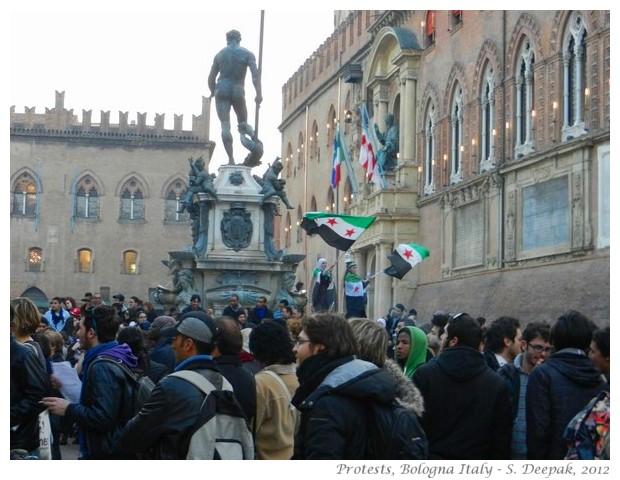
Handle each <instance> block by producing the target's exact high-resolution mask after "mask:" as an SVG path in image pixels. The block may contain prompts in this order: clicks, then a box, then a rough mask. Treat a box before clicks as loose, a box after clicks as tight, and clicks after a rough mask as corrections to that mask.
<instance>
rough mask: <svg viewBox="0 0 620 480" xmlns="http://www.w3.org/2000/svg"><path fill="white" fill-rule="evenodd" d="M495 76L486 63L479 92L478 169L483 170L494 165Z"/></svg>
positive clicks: (495, 130)
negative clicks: (479, 132)
mask: <svg viewBox="0 0 620 480" xmlns="http://www.w3.org/2000/svg"><path fill="white" fill-rule="evenodd" d="M494 88H495V77H494V73H493V68H492V67H491V65H490V64H487V66H486V69H485V73H484V79H483V81H482V91H481V92H480V119H481V125H480V127H481V128H480V131H481V133H482V138H481V140H480V171H481V172H485V171H487V170H490V169H492V168H493V167H494V166H495V138H496V133H497V129H496V125H495V124H496V115H495V93H494Z"/></svg>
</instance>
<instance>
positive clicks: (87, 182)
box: [74, 175, 100, 220]
mask: <svg viewBox="0 0 620 480" xmlns="http://www.w3.org/2000/svg"><path fill="white" fill-rule="evenodd" d="M99 208H100V205H99V193H98V192H97V184H96V182H95V181H94V179H93V178H92V177H91V176H90V175H84V176H83V177H82V178H81V179H80V181H79V182H77V185H76V188H75V212H74V215H75V218H77V219H81V220H97V219H98V218H99V214H100V212H99Z"/></svg>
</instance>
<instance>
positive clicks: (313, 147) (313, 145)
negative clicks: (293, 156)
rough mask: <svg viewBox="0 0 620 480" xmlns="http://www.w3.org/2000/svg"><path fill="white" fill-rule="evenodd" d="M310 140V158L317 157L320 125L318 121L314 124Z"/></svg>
mask: <svg viewBox="0 0 620 480" xmlns="http://www.w3.org/2000/svg"><path fill="white" fill-rule="evenodd" d="M308 142H309V144H310V158H316V157H317V152H318V150H319V126H318V125H317V123H316V121H315V122H314V123H313V124H312V131H311V134H310V138H309V139H308Z"/></svg>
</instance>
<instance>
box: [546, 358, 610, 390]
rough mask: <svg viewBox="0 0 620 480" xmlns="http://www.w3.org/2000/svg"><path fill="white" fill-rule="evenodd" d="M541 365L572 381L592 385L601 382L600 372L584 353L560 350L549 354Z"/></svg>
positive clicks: (587, 385)
mask: <svg viewBox="0 0 620 480" xmlns="http://www.w3.org/2000/svg"><path fill="white" fill-rule="evenodd" d="M543 365H548V367H547V368H550V369H551V368H552V369H554V370H556V371H557V372H559V373H560V374H561V375H562V376H564V377H566V379H567V380H568V381H570V382H572V383H575V384H578V385H582V386H584V387H593V386H596V385H598V384H599V383H601V374H600V372H599V371H598V370H597V369H596V367H595V366H594V364H593V363H592V360H590V359H589V358H588V357H587V356H586V355H584V354H579V353H574V352H573V351H567V350H560V351H559V352H556V353H554V354H553V355H551V356H550V357H549V358H548V359H547V361H546V362H545V363H543Z"/></svg>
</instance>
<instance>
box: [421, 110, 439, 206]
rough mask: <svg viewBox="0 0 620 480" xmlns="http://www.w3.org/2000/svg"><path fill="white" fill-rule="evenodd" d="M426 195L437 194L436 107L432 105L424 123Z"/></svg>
mask: <svg viewBox="0 0 620 480" xmlns="http://www.w3.org/2000/svg"><path fill="white" fill-rule="evenodd" d="M424 127H425V128H424V195H430V194H431V193H434V192H435V178H434V172H433V170H434V167H435V158H436V156H437V154H436V148H437V143H436V140H435V133H436V132H435V105H433V104H430V105H429V107H428V110H427V113H426V120H425V121H424Z"/></svg>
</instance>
